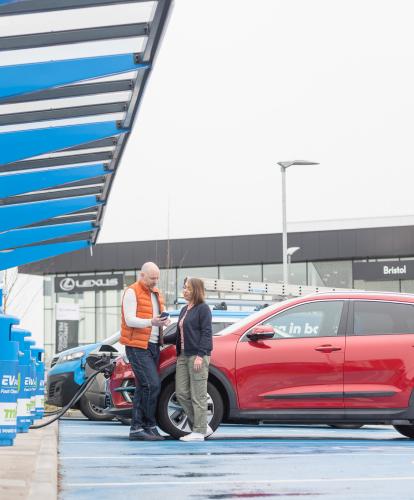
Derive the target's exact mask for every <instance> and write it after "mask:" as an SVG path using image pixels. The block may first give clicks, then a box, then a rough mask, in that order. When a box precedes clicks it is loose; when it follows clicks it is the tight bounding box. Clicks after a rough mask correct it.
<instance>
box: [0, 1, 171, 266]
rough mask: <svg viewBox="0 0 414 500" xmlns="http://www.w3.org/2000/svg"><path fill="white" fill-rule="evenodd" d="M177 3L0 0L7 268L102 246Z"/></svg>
mask: <svg viewBox="0 0 414 500" xmlns="http://www.w3.org/2000/svg"><path fill="white" fill-rule="evenodd" d="M171 7H172V0H154V1H148V0H0V270H2V269H7V268H9V267H15V266H19V265H22V264H26V263H30V262H34V261H37V260H40V259H44V258H48V257H53V256H56V255H58V254H61V253H65V252H70V251H74V250H79V249H81V248H84V247H87V246H89V245H93V244H94V243H95V242H96V239H97V235H98V232H99V227H100V223H101V221H102V218H103V216H104V211H105V204H106V202H107V200H108V196H109V193H110V190H111V185H112V181H113V179H114V176H115V174H116V171H117V168H118V166H119V164H120V161H121V158H122V153H123V151H124V148H125V146H126V144H127V141H128V138H129V135H130V131H131V129H132V126H133V123H134V119H135V116H136V113H137V111H138V108H139V104H140V101H141V99H142V97H143V92H144V89H145V86H146V84H147V81H148V76H149V74H150V72H151V69H152V67H153V64H154V61H155V57H156V54H157V51H158V48H159V45H160V42H161V39H162V35H163V33H164V29H165V27H166V24H167V20H168V16H169V13H170V10H171Z"/></svg>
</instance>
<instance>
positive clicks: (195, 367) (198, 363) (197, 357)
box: [194, 356, 203, 372]
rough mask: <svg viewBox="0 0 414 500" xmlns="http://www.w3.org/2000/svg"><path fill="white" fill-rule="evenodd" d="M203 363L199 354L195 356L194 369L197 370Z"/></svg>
mask: <svg viewBox="0 0 414 500" xmlns="http://www.w3.org/2000/svg"><path fill="white" fill-rule="evenodd" d="M202 365H203V358H202V357H201V356H196V357H195V360H194V371H195V372H199V371H200V370H201V367H202Z"/></svg>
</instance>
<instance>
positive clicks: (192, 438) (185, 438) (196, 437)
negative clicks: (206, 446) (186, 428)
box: [180, 432, 204, 442]
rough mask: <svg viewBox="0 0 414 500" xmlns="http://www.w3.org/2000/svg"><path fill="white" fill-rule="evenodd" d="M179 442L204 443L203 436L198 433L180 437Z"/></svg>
mask: <svg viewBox="0 0 414 500" xmlns="http://www.w3.org/2000/svg"><path fill="white" fill-rule="evenodd" d="M180 441H186V442H189V441H204V434H201V433H200V432H190V434H187V435H186V436H183V437H180Z"/></svg>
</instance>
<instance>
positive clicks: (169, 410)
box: [157, 380, 224, 439]
mask: <svg viewBox="0 0 414 500" xmlns="http://www.w3.org/2000/svg"><path fill="white" fill-rule="evenodd" d="M207 391H208V403H207V405H208V412H207V422H208V424H209V426H210V427H211V428H212V429H213V430H216V429H217V427H218V426H219V425H220V422H221V421H222V419H223V411H224V408H223V400H222V397H221V395H220V393H219V391H218V390H217V389H216V388H215V387H214V385H213V384H212V383H210V382H209V383H208V387H207ZM157 422H158V425H159V426H160V428H161V429H162V430H163V431H164V432H166V433H167V434H169V435H170V436H172V437H175V438H176V439H178V438H180V437H182V436H185V435H186V434H188V433H189V432H191V429H190V426H189V425H188V419H187V416H186V414H185V413H184V410H183V409H182V407H181V406H180V404H179V403H178V401H177V398H176V396H175V382H174V380H172V381H170V382H169V383H167V384H166V385H165V386H164V387H163V388H162V389H161V394H160V397H159V400H158V410H157Z"/></svg>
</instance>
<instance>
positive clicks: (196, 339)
mask: <svg viewBox="0 0 414 500" xmlns="http://www.w3.org/2000/svg"><path fill="white" fill-rule="evenodd" d="M186 311H187V306H185V307H183V308H182V309H181V311H180V316H179V318H178V324H179V323H180V321H181V319H182V317H183V316H184V314H185V312H186ZM178 324H177V340H176V343H175V346H176V349H177V356H178V355H180V353H181V337H180V330H179V326H178ZM183 326H184V354H185V355H186V356H194V355H197V356H210V354H211V351H212V349H213V331H212V326H211V310H210V308H209V306H208V305H207V304H206V303H205V302H202V303H201V304H198V305H197V306H194V307H192V308H191V309H190V310H189V311H188V313H187V316H186V317H185V320H184V325H183Z"/></svg>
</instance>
